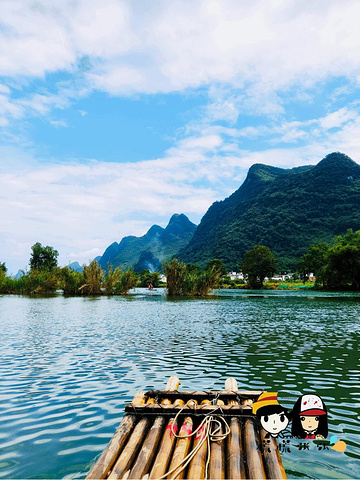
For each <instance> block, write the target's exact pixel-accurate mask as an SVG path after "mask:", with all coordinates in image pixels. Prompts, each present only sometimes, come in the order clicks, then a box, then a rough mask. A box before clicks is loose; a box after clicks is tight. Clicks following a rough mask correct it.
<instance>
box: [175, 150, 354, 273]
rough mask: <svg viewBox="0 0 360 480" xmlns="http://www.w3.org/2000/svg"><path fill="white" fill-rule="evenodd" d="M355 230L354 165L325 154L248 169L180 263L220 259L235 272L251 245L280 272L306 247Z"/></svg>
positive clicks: (211, 210) (209, 215)
mask: <svg viewBox="0 0 360 480" xmlns="http://www.w3.org/2000/svg"><path fill="white" fill-rule="evenodd" d="M349 228H352V229H353V230H355V231H356V230H359V229H360V166H359V165H358V164H357V163H355V162H354V161H353V160H351V159H350V158H349V157H348V156H346V155H344V154H342V153H338V152H336V153H331V154H329V155H327V156H326V157H325V158H324V159H323V160H321V161H320V162H319V163H318V164H317V165H315V166H305V167H297V168H293V169H281V168H275V167H271V166H267V165H262V164H255V165H253V166H252V167H251V168H250V169H249V172H248V175H247V177H246V179H245V181H244V183H243V184H242V185H241V187H240V188H239V189H238V190H237V191H236V192H234V193H233V194H232V195H231V196H230V197H228V198H227V199H225V200H223V201H221V202H215V203H214V204H213V205H212V206H211V207H210V208H209V210H208V211H207V213H206V214H205V215H204V217H203V218H202V220H201V223H200V225H199V226H198V228H197V229H196V232H195V233H194V235H193V237H192V239H191V240H190V242H189V244H188V245H187V247H185V248H184V249H183V250H182V251H181V252H180V258H181V259H182V260H184V261H186V262H193V263H203V264H204V263H205V262H207V261H209V260H211V259H212V258H219V259H221V260H222V261H223V262H224V263H226V265H227V266H228V267H232V268H238V265H239V262H240V261H241V260H242V258H243V256H244V254H245V252H246V251H248V250H249V249H251V248H253V247H254V246H255V245H259V244H261V245H265V246H267V247H269V248H270V249H271V250H272V251H273V252H274V254H275V255H276V257H277V258H278V259H279V267H280V269H283V270H289V269H294V268H295V266H296V263H297V261H298V259H299V258H300V257H301V255H302V254H303V253H304V252H305V251H306V249H307V248H308V246H309V245H310V244H311V243H315V242H318V241H322V240H323V241H327V242H330V241H332V240H333V238H334V236H335V235H339V234H343V233H345V232H346V230H347V229H349Z"/></svg>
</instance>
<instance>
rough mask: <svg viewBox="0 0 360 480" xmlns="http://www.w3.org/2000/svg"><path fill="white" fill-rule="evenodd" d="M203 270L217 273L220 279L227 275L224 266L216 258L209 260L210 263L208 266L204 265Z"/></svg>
mask: <svg viewBox="0 0 360 480" xmlns="http://www.w3.org/2000/svg"><path fill="white" fill-rule="evenodd" d="M205 270H206V271H207V272H210V271H212V272H213V273H215V272H217V273H218V274H219V275H220V276H221V277H224V276H225V275H226V274H227V268H226V265H225V264H224V263H223V262H222V261H221V260H219V259H218V258H214V259H212V260H210V262H208V264H207V265H206V267H205Z"/></svg>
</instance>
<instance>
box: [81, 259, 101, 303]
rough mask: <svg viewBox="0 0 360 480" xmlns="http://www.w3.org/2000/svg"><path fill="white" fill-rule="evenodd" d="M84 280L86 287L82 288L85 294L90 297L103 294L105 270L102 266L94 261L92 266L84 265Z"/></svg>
mask: <svg viewBox="0 0 360 480" xmlns="http://www.w3.org/2000/svg"><path fill="white" fill-rule="evenodd" d="M83 273H84V278H85V285H83V286H82V287H81V290H82V291H83V292H84V293H88V294H90V295H100V293H101V280H102V277H103V275H104V271H103V269H102V268H101V267H100V265H99V264H98V263H97V262H96V261H95V260H93V261H92V262H91V263H90V265H88V266H87V265H84V271H83Z"/></svg>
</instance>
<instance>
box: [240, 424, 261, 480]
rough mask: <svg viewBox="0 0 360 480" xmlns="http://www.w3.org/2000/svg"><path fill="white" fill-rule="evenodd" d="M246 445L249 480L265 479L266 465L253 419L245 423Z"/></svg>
mask: <svg viewBox="0 0 360 480" xmlns="http://www.w3.org/2000/svg"><path fill="white" fill-rule="evenodd" d="M244 444H245V452H246V470H247V478H249V479H251V478H256V479H265V478H266V474H265V469H264V464H263V461H262V456H261V452H260V450H259V443H258V438H257V436H256V430H255V424H254V420H253V419H252V418H246V419H245V422H244Z"/></svg>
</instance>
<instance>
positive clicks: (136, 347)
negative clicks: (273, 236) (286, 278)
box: [0, 291, 360, 478]
mask: <svg viewBox="0 0 360 480" xmlns="http://www.w3.org/2000/svg"><path fill="white" fill-rule="evenodd" d="M151 293H152V294H151V295H149V294H147V293H146V292H145V293H144V292H142V291H137V294H136V295H133V296H131V297H127V298H123V297H110V298H105V297H102V298H100V297H99V298H95V299H87V298H85V299H84V298H64V297H53V298H38V299H33V298H25V297H2V298H1V299H0V302H1V310H0V321H1V325H2V360H3V361H2V362H1V365H0V375H1V378H2V389H1V392H0V398H1V402H0V415H1V422H0V442H1V447H2V448H1V453H0V476H2V477H3V478H8V477H12V478H25V477H26V478H31V477H32V478H39V477H46V478H51V477H54V478H62V477H64V476H74V475H75V474H76V473H78V472H79V471H83V470H85V469H86V467H87V465H88V464H89V462H91V461H92V460H93V458H94V457H95V456H96V454H97V453H99V452H100V451H101V450H102V449H103V448H104V446H105V445H106V443H107V441H108V439H109V438H110V437H111V435H112V434H113V432H114V430H115V428H116V426H117V424H118V423H119V420H120V418H121V416H122V414H123V407H124V404H125V403H126V402H127V401H129V400H130V399H131V398H132V397H133V395H134V394H135V393H136V391H138V390H140V389H148V388H162V387H163V386H164V384H165V381H166V378H167V377H168V376H169V375H172V374H177V375H178V376H179V377H180V379H181V381H182V384H181V388H183V389H198V388H199V387H201V388H204V389H221V388H223V386H224V382H225V379H226V378H227V377H229V376H234V377H235V378H237V380H238V383H239V388H241V389H271V390H273V391H278V392H279V400H280V402H281V403H282V404H284V405H285V406H287V407H289V408H291V407H292V405H293V404H294V402H295V400H296V398H297V397H298V396H299V395H300V394H301V393H303V392H306V391H315V392H317V393H318V394H319V395H321V397H322V398H323V399H324V401H325V403H326V405H327V407H328V410H329V427H330V432H331V433H332V434H335V435H336V436H337V437H338V438H342V439H344V440H345V441H346V443H347V444H348V449H347V450H346V452H345V453H339V452H334V451H330V452H318V451H313V452H310V453H309V452H306V453H307V455H304V452H299V451H296V450H292V451H291V452H290V453H286V454H284V455H283V460H284V464H285V467H286V469H287V473H288V476H289V477H290V478H291V477H292V478H298V477H300V476H305V477H306V476H307V477H309V478H345V477H348V478H354V472H355V471H359V470H360V468H359V467H360V463H359V461H360V457H359V451H358V447H357V445H358V443H359V433H358V425H359V423H358V422H359V418H358V415H359V400H360V399H359V397H360V392H359V388H360V385H359V376H360V368H359V356H358V345H359V328H360V327H359V316H360V299H359V297H357V298H352V297H350V296H349V295H340V296H339V295H335V294H326V296H324V295H321V294H319V293H317V292H316V293H313V292H303V291H301V292H292V291H291V292H275V293H274V292H269V293H268V292H265V293H264V292H262V294H259V293H250V294H249V295H248V294H246V293H245V292H243V291H240V292H239V291H235V292H232V291H230V292H229V291H226V292H218V295H217V296H214V297H210V298H207V299H180V300H171V301H167V300H166V298H165V297H164V295H162V292H161V291H158V292H151ZM39 459H45V460H46V461H39ZM356 467H357V468H356ZM83 476H84V475H83Z"/></svg>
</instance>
